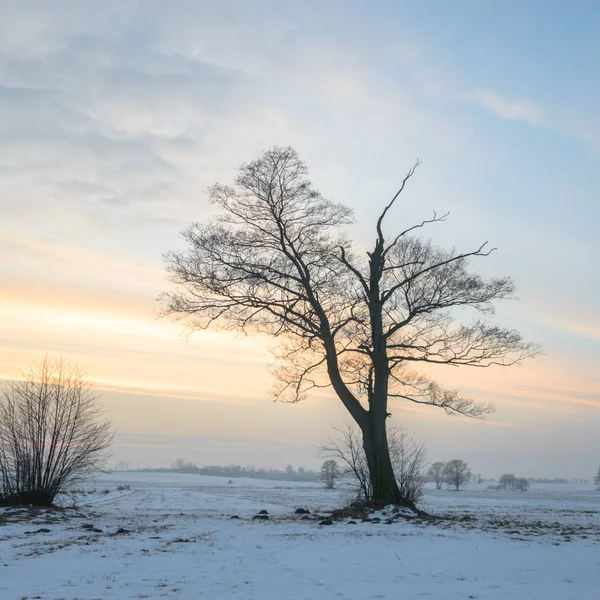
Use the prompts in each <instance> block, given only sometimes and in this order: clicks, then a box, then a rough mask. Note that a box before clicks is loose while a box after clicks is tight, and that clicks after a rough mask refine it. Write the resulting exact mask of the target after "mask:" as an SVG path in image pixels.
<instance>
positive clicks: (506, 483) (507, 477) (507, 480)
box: [498, 473, 517, 491]
mask: <svg viewBox="0 0 600 600" xmlns="http://www.w3.org/2000/svg"><path fill="white" fill-rule="evenodd" d="M516 480H517V478H516V477H515V476H514V475H513V474H512V473H505V474H504V475H502V477H500V479H499V480H498V486H499V487H500V489H502V490H510V491H514V489H515V482H516Z"/></svg>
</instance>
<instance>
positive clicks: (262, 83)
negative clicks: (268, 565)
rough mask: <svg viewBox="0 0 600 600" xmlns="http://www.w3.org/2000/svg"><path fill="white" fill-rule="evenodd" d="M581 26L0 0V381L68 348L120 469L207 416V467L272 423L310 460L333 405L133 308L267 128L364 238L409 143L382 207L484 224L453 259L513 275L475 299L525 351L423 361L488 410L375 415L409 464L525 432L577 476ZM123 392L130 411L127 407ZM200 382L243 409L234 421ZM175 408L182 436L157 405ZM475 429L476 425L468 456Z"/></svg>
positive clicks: (591, 452) (457, 223)
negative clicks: (514, 296) (480, 361)
mask: <svg viewBox="0 0 600 600" xmlns="http://www.w3.org/2000/svg"><path fill="white" fill-rule="evenodd" d="M599 30H600V5H598V3H596V2H591V1H590V2H583V1H579V2H570V3H564V2H550V1H546V2H541V1H540V2H531V1H529V2H516V1H504V2H486V1H479V2H476V1H472V2H458V1H457V2H441V1H439V2H434V1H427V2H406V3H405V2H391V1H390V2H383V1H378V2H377V1H376V2H369V3H367V2H341V1H331V2H310V1H303V2H285V3H284V2H275V1H273V2H260V1H255V2H252V3H250V2H200V1H196V2H191V1H190V2H184V1H176V2H171V3H166V2H150V1H146V2H103V3H96V2H60V1H56V2H52V3H49V2H41V1H40V2H34V1H32V2H27V3H23V2H9V1H4V2H0V209H1V210H2V219H0V282H1V283H0V299H1V300H2V302H0V377H13V376H15V374H16V373H18V370H19V368H24V367H27V365H28V364H29V362H30V361H31V360H33V359H35V358H39V357H40V356H41V355H43V354H44V353H45V352H50V353H54V354H58V353H62V354H64V355H66V356H68V357H69V358H72V359H74V360H78V361H79V362H80V363H82V365H83V366H84V367H85V368H86V370H87V371H88V372H90V374H91V375H92V376H93V377H94V378H95V379H96V380H98V381H99V385H100V386H101V388H102V389H103V390H104V396H105V401H106V402H107V405H108V406H109V410H110V411H111V414H112V416H113V418H114V419H115V422H116V424H117V427H118V429H119V431H120V433H121V435H122V436H132V435H139V436H143V439H144V440H145V442H144V444H145V445H144V451H143V452H142V451H141V450H139V449H138V450H135V451H134V450H131V448H130V446H127V445H126V444H125V443H124V442H123V445H122V446H119V447H117V449H116V453H117V457H118V458H120V459H123V458H124V457H125V458H130V462H132V463H133V464H136V462H137V463H138V464H140V465H141V464H146V463H148V462H152V463H156V462H160V461H163V462H166V463H168V462H170V461H171V460H172V459H174V458H175V457H176V456H177V455H178V452H179V450H181V452H183V451H184V450H185V452H186V454H187V458H189V459H193V460H196V461H197V462H200V463H205V462H214V461H215V460H217V457H216V456H215V455H213V454H211V453H210V452H208V451H207V450H206V449H205V448H201V447H200V446H199V447H198V448H197V450H196V451H195V454H194V451H193V450H191V449H190V447H189V443H186V445H185V447H184V446H181V448H178V442H177V438H178V436H182V437H186V439H190V438H194V439H197V438H201V437H202V436H203V435H209V434H211V435H213V434H214V435H217V436H221V437H222V438H223V439H230V440H231V451H230V452H229V454H228V455H227V456H228V458H227V462H229V461H233V462H247V461H254V462H256V463H257V464H258V463H265V464H273V465H274V466H278V463H277V460H279V458H278V459H277V460H275V459H273V461H271V463H269V460H268V452H267V450H264V452H263V453H259V452H256V453H255V454H254V455H253V454H252V451H250V450H248V449H247V448H248V447H254V446H253V445H252V444H253V443H254V442H255V441H257V440H261V443H264V442H265V441H266V442H269V440H270V441H271V443H272V444H273V448H275V447H278V446H276V445H277V444H279V443H281V442H282V441H289V440H293V444H292V445H291V446H289V447H288V450H287V451H286V452H283V451H281V450H277V452H276V454H277V456H278V457H279V456H280V455H282V454H285V455H286V457H285V458H281V460H283V461H284V462H286V463H287V462H293V463H301V462H304V463H306V464H309V463H311V461H312V464H314V463H315V462H316V461H317V460H318V459H317V458H316V456H315V452H314V449H315V447H316V445H318V443H319V441H320V440H321V439H323V437H326V436H327V434H328V428H329V426H330V425H331V424H333V423H334V422H336V421H337V420H339V419H340V418H342V417H343V413H342V412H341V411H340V410H339V407H338V406H337V404H336V403H335V399H333V398H331V397H329V396H327V397H321V398H313V399H312V400H310V401H307V403H306V404H305V405H304V406H301V407H300V406H295V407H289V406H286V407H279V406H278V407H274V406H273V405H272V404H271V403H270V402H269V399H268V394H267V390H268V387H269V377H268V362H269V355H268V352H267V344H266V343H265V342H264V341H263V340H244V341H240V340H236V339H233V338H230V337H227V336H225V335H222V334H206V335H204V334H203V335H196V336H192V337H191V338H189V339H188V340H187V341H184V340H183V339H182V337H181V335H180V334H181V330H180V327H178V326H177V325H173V324H169V323H165V322H162V321H159V322H157V321H156V320H155V318H154V310H155V309H156V303H155V302H154V298H155V297H156V296H157V295H158V294H159V293H160V292H161V291H163V289H164V288H165V285H166V284H165V281H164V275H163V271H162V262H161V256H162V254H163V252H164V251H166V250H168V249H170V248H173V247H175V246H177V244H178V243H179V241H178V237H177V234H178V232H179V231H180V230H181V229H182V228H183V227H184V226H185V225H186V224H187V223H188V222H189V221H191V220H193V219H197V220H201V219H204V218H207V217H208V216H210V214H211V210H212V209H211V207H209V206H208V204H207V202H206V188H207V186H208V185H210V184H211V183H213V182H214V181H216V180H219V181H222V182H227V181H229V180H230V179H231V177H232V175H233V174H234V172H235V169H236V167H237V165H238V164H239V163H240V162H242V161H248V160H252V159H253V158H254V157H255V156H256V155H257V154H258V153H259V152H260V151H261V150H263V149H264V148H266V147H268V146H270V145H273V144H290V145H293V146H294V147H295V148H296V149H297V150H298V151H299V152H300V154H301V155H302V157H303V158H304V160H305V161H306V162H307V163H308V165H309V166H310V168H311V173H312V176H313V179H314V181H315V182H316V184H317V185H318V186H319V187H320V189H321V190H322V192H323V193H324V194H325V195H326V196H328V197H331V198H332V199H334V200H336V201H340V202H344V203H346V204H348V205H350V206H352V207H353V208H354V210H355V214H356V220H357V224H356V225H354V226H353V227H352V229H351V233H352V234H353V235H354V236H355V238H356V240H357V246H358V248H359V249H360V248H363V247H365V244H367V243H368V242H369V240H370V237H371V235H372V231H371V230H372V224H373V221H374V218H375V217H374V216H375V214H376V213H377V211H378V210H379V209H380V207H381V206H382V205H383V204H384V203H385V202H386V200H387V199H389V197H390V195H391V194H392V193H393V192H394V191H395V187H396V186H397V185H398V182H399V180H400V178H401V177H402V175H403V174H404V173H405V172H406V170H407V169H408V167H409V166H410V165H412V164H413V162H414V160H415V159H416V158H417V157H419V158H420V159H421V160H422V163H423V164H422V166H421V167H420V168H419V170H418V173H417V176H416V177H415V178H414V179H413V180H412V181H411V185H410V187H409V189H408V190H407V193H406V195H405V196H404V198H403V200H402V202H401V203H400V204H399V205H398V207H397V210H396V213H395V216H394V219H395V221H394V222H393V225H394V226H397V227H401V226H403V225H406V224H412V223H413V222H414V221H419V220H421V219H422V218H423V217H427V216H429V215H430V214H431V211H432V210H434V209H435V210H437V211H438V212H445V211H448V210H449V211H450V212H451V215H450V219H449V221H448V223H446V224H443V225H440V226H436V227H435V228H434V229H431V230H430V231H429V234H430V235H432V236H433V237H434V239H435V240H436V241H439V242H440V243H442V244H447V245H453V244H454V245H456V246H457V247H459V248H467V249H469V248H471V247H472V246H474V245H478V244H479V243H480V242H481V241H484V240H487V239H489V240H490V242H491V244H493V245H494V246H497V247H498V252H496V253H495V254H494V255H493V256H492V257H490V258H489V259H487V260H486V261H483V262H481V263H478V264H477V265H476V267H477V268H478V269H480V270H481V271H482V272H485V273H487V274H510V275H512V276H513V277H514V278H515V281H516V283H517V286H518V291H519V297H520V302H519V303H514V302H510V303H507V304H505V305H503V306H501V307H500V309H499V311H498V318H499V320H501V322H502V323H503V324H504V325H507V326H513V327H517V328H519V329H520V330H522V331H523V332H524V333H525V335H527V337H529V338H531V339H534V340H536V341H538V342H540V343H542V344H543V346H544V348H545V351H546V355H545V356H544V357H540V358H538V359H536V360H535V361H532V362H531V363H530V364H527V365H524V366H523V367H521V368H518V369H513V370H510V371H501V372H496V371H492V370H490V371H486V372H485V373H484V374H481V373H477V374H473V373H471V372H464V370H456V371H453V372H450V373H446V372H441V373H440V375H439V377H440V378H441V380H443V381H446V382H448V383H449V384H451V385H456V386H457V387H462V388H463V389H465V390H466V391H467V392H469V393H471V394H472V395H476V396H478V397H481V398H482V399H487V398H489V399H493V400H494V401H495V402H496V405H497V413H496V414H495V415H494V416H493V417H492V418H491V419H490V420H489V422H488V424H486V425H483V424H477V423H471V422H462V421H458V420H456V419H447V418H445V417H444V416H443V415H441V414H437V413H435V414H433V413H432V411H431V410H430V411H429V412H425V413H423V412H419V411H417V412H413V411H410V410H408V409H398V411H397V412H396V414H397V415H398V416H397V419H398V421H399V422H404V423H407V424H408V425H409V426H410V427H411V428H412V430H413V431H414V432H415V433H416V434H417V435H419V436H420V437H421V438H422V439H424V441H425V442H426V444H427V445H428V446H429V448H430V456H431V459H432V460H436V459H438V458H452V457H451V456H449V454H457V455H458V454H460V455H461V456H462V455H464V457H465V458H467V459H468V460H469V461H470V462H472V463H474V464H473V467H474V468H475V470H478V471H482V472H484V473H488V472H489V474H490V475H493V474H494V473H495V472H496V471H501V470H510V469H511V464H514V461H515V460H516V459H515V458H514V456H513V455H512V454H511V452H512V451H510V449H509V447H510V448H518V449H523V450H522V451H523V452H525V450H527V453H528V456H529V457H530V459H524V460H525V462H524V463H523V464H524V468H527V470H528V473H530V474H542V475H548V476H549V475H552V474H556V475H560V474H573V475H577V476H588V475H590V474H591V473H592V472H593V471H595V470H596V469H597V462H598V460H600V459H599V456H600V443H599V442H598V436H597V431H598V426H599V425H600V375H599V374H598V366H597V365H598V363H599V361H600V317H599V316H598V315H599V314H600V299H599V298H600V270H599V269H598V267H597V265H598V263H599V262H600V243H599V242H598V238H597V229H598V221H599V219H600V202H599V197H600V168H599V166H600V165H599V163H600V113H599V112H598V109H597V107H598V106H600V77H598V67H597V65H598V61H599V59H600V40H599V39H598V36H597V31H599ZM215 348H217V350H216V351H215V350H214V349H215ZM250 354H252V360H250V359H249V356H250ZM232 374H233V375H232ZM224 381H227V384H226V385H224V384H223V382H224ZM125 398H129V400H126V399H125ZM140 399H145V400H143V401H145V402H146V403H147V406H148V407H152V408H151V410H150V409H149V412H148V415H147V416H146V418H145V419H142V420H141V421H140V420H138V419H137V415H138V414H139V402H140V401H142V400H140ZM216 401H218V402H222V403H224V405H232V406H235V405H236V403H242V404H243V405H244V406H246V407H247V408H246V409H244V410H241V409H240V410H239V411H238V413H237V415H238V416H237V419H238V421H236V423H235V424H234V425H232V431H235V433H232V432H231V431H227V428H225V427H224V426H222V425H220V424H219V417H218V416H217V415H218V414H220V413H219V411H215V410H213V409H212V408H211V407H213V408H214V402H216ZM190 402H191V403H196V404H193V405H192V408H193V411H196V412H195V413H194V414H197V417H196V418H197V422H196V423H195V425H196V427H195V428H194V430H193V431H191V430H189V426H188V425H189V423H188V424H186V425H182V424H181V423H180V421H179V420H178V419H177V414H179V413H181V411H183V410H184V409H183V406H184V405H185V406H187V409H190V410H192V409H191V408H190V405H189V403H190ZM228 403H229V404H228ZM175 407H178V408H177V409H176V408H175ZM187 409H186V410H187ZM244 411H247V412H244ZM150 413H152V414H154V415H155V418H151V415H150ZM252 413H254V414H255V415H256V418H255V419H256V420H255V422H254V424H253V425H252V426H249V425H248V423H251V422H252V420H251V419H250V421H249V415H250V414H252ZM233 414H234V417H233V418H234V420H235V419H236V417H235V414H236V413H235V411H233ZM166 415H168V416H169V417H168V418H169V423H170V425H169V434H168V435H169V436H171V438H172V443H170V444H169V450H168V452H166V451H165V450H164V449H163V448H162V446H160V444H159V446H160V448H159V449H158V450H156V449H155V451H154V453H153V451H152V448H148V447H147V446H148V444H147V440H148V439H149V436H150V437H151V436H152V435H155V436H162V437H160V438H157V440H158V439H160V440H163V441H164V435H165V434H164V432H163V431H162V430H161V427H160V423H161V422H162V423H164V422H165V421H164V419H165V418H166ZM211 415H212V416H211ZM300 415H302V416H300ZM161 419H162V421H161ZM270 419H272V421H270ZM189 420H190V419H188V421H189ZM314 422H318V423H319V424H320V425H319V426H318V427H317V428H314V427H311V423H314ZM178 423H179V424H178ZM259 423H260V425H259ZM271 423H272V426H269V427H266V426H265V424H271ZM215 428H216V430H217V431H215ZM491 432H493V433H491ZM123 439H127V440H129V441H130V440H131V437H127V438H125V437H124V438H123ZM482 440H493V443H489V444H487V446H488V447H487V450H486V452H487V454H486V456H485V459H484V458H483V456H482V454H481V444H482ZM556 440H562V442H561V443H560V444H559V443H557V442H556ZM509 442H510V443H509ZM162 443H163V442H161V444H162ZM248 444H250V446H247V445H248ZM150 446H151V444H150ZM157 447H158V446H157ZM238 447H239V448H243V450H240V451H239V453H238V454H239V458H238V459H237V460H236V456H238V454H236V452H237V450H236V448H238ZM267 447H268V446H264V448H267ZM286 447H287V446H286ZM165 452H166V453H165ZM513 454H514V453H513ZM246 459H247V460H246ZM519 460H520V462H523V460H521V459H519ZM527 460H528V462H527ZM511 461H512V462H511ZM512 468H513V470H514V467H512ZM528 473H524V474H528Z"/></svg>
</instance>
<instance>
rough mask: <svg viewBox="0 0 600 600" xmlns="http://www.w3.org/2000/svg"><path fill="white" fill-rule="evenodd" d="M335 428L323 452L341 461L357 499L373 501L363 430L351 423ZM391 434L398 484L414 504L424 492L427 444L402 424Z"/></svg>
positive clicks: (390, 445)
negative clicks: (412, 435) (335, 433)
mask: <svg viewBox="0 0 600 600" xmlns="http://www.w3.org/2000/svg"><path fill="white" fill-rule="evenodd" d="M334 430H335V431H336V432H337V435H335V436H334V437H332V438H330V439H329V440H328V441H327V443H326V444H324V445H323V446H322V447H321V453H322V454H323V455H324V456H329V457H332V458H334V457H335V458H337V459H338V460H339V461H340V463H341V464H342V465H343V468H342V470H341V472H342V475H343V476H345V477H346V478H347V479H348V482H349V483H350V485H351V486H352V487H353V488H354V489H355V491H356V496H357V498H359V499H361V500H371V499H372V497H373V492H372V488H371V478H370V474H369V466H368V464H367V458H366V455H365V450H364V448H363V443H362V436H361V433H360V431H359V430H358V428H356V427H355V426H353V425H352V424H351V423H348V422H346V423H345V424H344V425H343V426H342V427H334ZM387 435H388V447H389V451H390V458H391V460H392V466H393V468H394V474H395V477H396V481H397V483H398V487H399V489H400V491H401V492H402V495H403V498H405V499H406V501H407V503H409V504H413V505H414V504H416V503H417V502H418V501H419V500H420V499H421V497H422V495H423V484H424V482H425V478H424V477H423V469H424V467H425V460H426V455H425V448H424V445H423V444H422V443H421V442H419V441H417V440H415V439H414V438H412V437H411V436H410V435H409V434H408V433H407V432H406V430H405V429H404V428H403V427H400V426H392V427H389V428H388V434H387Z"/></svg>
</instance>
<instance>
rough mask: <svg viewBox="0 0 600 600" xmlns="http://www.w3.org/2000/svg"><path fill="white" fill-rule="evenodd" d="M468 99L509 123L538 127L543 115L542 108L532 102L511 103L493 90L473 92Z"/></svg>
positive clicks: (526, 100) (523, 100)
mask: <svg viewBox="0 0 600 600" xmlns="http://www.w3.org/2000/svg"><path fill="white" fill-rule="evenodd" d="M466 99H467V100H468V101H469V102H472V103H474V104H477V105H479V106H481V107H483V108H485V109H487V110H489V111H490V112H492V113H493V114H495V115H496V116H497V117H500V118H501V119H508V120H509V121H524V122H525V123H529V124H530V125H534V126H537V125H539V124H540V122H541V119H542V115H543V110H542V108H541V107H540V106H539V105H538V104H536V103H535V102H533V101H532V100H528V99H522V100H516V101H510V100H507V99H506V98H504V97H503V96H501V95H500V94H498V93H496V92H494V91H492V90H484V89H476V90H473V91H472V92H470V93H469V94H467V96H466Z"/></svg>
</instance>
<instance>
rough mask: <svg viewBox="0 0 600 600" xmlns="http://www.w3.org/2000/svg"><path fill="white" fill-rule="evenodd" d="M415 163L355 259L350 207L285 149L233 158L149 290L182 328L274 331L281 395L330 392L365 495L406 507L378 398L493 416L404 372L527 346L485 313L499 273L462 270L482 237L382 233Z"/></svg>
mask: <svg viewBox="0 0 600 600" xmlns="http://www.w3.org/2000/svg"><path fill="white" fill-rule="evenodd" d="M417 164H418V163H417ZM416 166H417V165H415V167H413V168H412V169H410V171H408V173H407V174H406V176H405V177H404V179H403V181H402V183H401V185H400V188H399V189H398V191H397V192H396V193H395V194H394V196H393V197H392V199H391V200H390V201H389V202H388V203H387V204H386V205H385V206H384V207H383V208H382V210H381V213H380V214H379V217H378V218H377V221H376V224H375V239H374V242H373V245H372V247H371V250H370V251H369V252H367V253H366V255H363V254H362V253H361V254H356V253H355V252H354V251H353V250H352V246H351V243H350V241H349V240H348V238H347V237H345V236H344V235H342V234H340V233H339V228H340V227H342V226H344V225H347V224H349V223H351V221H352V214H351V211H350V209H348V208H347V207H345V206H343V205H341V204H336V203H334V202H331V201H330V200H327V199H325V198H324V197H323V196H322V195H321V194H320V193H319V192H318V191H317V190H316V189H315V188H314V187H313V185H312V183H311V182H310V180H309V179H308V172H307V168H306V166H305V165H304V163H302V162H301V161H300V159H299V157H298V155H297V154H296V152H295V151H294V150H293V149H291V148H280V147H276V148H272V149H270V150H268V151H266V152H265V153H264V154H263V155H262V156H260V157H259V158H258V159H257V160H255V161H253V162H251V163H248V164H243V165H241V167H240V170H239V173H238V175H237V177H236V178H235V180H234V185H233V186H226V185H220V184H217V185H214V186H213V187H212V188H210V192H209V194H210V199H211V201H212V202H213V203H214V204H216V205H217V207H218V208H219V209H220V215H219V216H218V217H217V218H216V220H213V221H209V222H206V223H193V224H192V225H190V226H189V227H188V228H187V229H186V230H185V231H184V232H183V238H184V240H185V242H186V244H187V247H186V249H185V250H183V251H174V252H169V253H167V254H166V255H165V262H166V268H167V272H168V275H169V279H170V281H171V282H172V284H173V285H174V288H173V291H172V292H170V293H166V294H164V295H163V296H162V297H161V298H162V300H163V302H164V306H165V310H164V314H166V315H172V316H175V317H176V318H182V319H186V320H187V324H188V325H189V327H191V328H192V329H204V328H207V327H210V326H216V327H220V328H223V329H229V330H235V331H240V332H248V333H252V332H255V333H256V332H258V333H266V334H268V335H271V336H274V337H275V338H277V339H278V341H279V342H280V343H279V344H278V345H277V347H276V349H275V354H276V357H277V358H278V359H279V361H278V365H279V366H278V368H277V369H276V371H275V374H276V376H277V379H278V381H279V385H278V386H277V388H276V390H275V396H276V398H278V399H280V400H284V401H291V402H296V401H298V400H300V399H302V398H303V397H304V396H305V395H306V394H307V393H309V392H310V390H311V389H313V388H315V387H326V386H332V387H333V389H334V391H335V393H336V394H337V396H338V397H339V399H340V400H341V402H342V403H343V404H344V406H345V407H346V409H347V410H348V412H349V413H350V415H351V416H352V418H353V419H354V421H355V422H356V423H357V424H358V426H359V427H360V429H361V435H362V444H363V446H364V449H365V453H366V457H367V462H368V468H369V477H370V486H371V487H372V490H373V492H372V497H373V499H374V501H375V502H377V503H388V502H396V503H402V502H404V501H405V499H404V498H403V497H402V494H401V492H400V489H399V488H398V484H397V482H396V478H395V476H394V471H393V467H392V462H391V458H390V452H389V446H388V440H387V436H386V419H387V417H388V415H389V412H388V403H389V401H390V399H394V400H405V401H408V402H415V403H418V404H426V405H430V406H437V407H440V408H442V409H443V410H445V411H446V412H447V413H450V414H462V415H468V416H470V417H476V418H477V417H483V416H484V415H485V414H487V413H489V412H490V411H491V410H492V407H491V406H490V405H488V404H481V403H478V402H475V401H473V400H471V399H469V398H466V397H465V396H463V395H462V394H460V393H459V392H458V391H456V390H450V389H444V388H443V387H442V386H441V385H439V384H438V383H436V382H435V381H433V380H431V379H429V378H428V377H426V376H424V375H422V374H420V373H418V372H417V371H415V370H413V367H416V366H418V365H419V364H421V363H426V364H437V365H450V366H471V367H487V366H490V365H502V366H508V365H513V364H515V363H517V362H520V361H522V360H523V359H525V358H527V357H530V356H533V355H535V354H536V353H537V352H538V348H537V346H535V345H532V344H529V343H526V342H524V341H523V339H522V338H521V336H520V335H519V333H517V332H516V331H512V330H509V329H503V328H500V327H498V326H496V325H491V324H489V323H488V322H487V321H486V320H485V316H486V315H490V314H491V313H493V302H494V301H495V300H501V299H505V298H511V297H513V292H514V286H513V283H512V281H511V280H510V279H509V278H506V277H501V278H492V279H486V278H484V277H482V276H480V275H478V274H476V273H473V272H471V271H469V260H471V259H476V258H477V259H478V258H481V257H486V256H489V254H490V253H491V252H492V250H493V249H488V244H487V242H486V243H484V244H481V245H480V246H478V247H477V248H474V249H472V250H470V251H465V252H458V251H456V250H454V249H452V250H444V249H441V248H438V247H436V246H434V245H433V244H432V243H431V242H429V241H424V240H421V239H419V238H417V237H414V235H413V234H414V233H415V232H417V231H418V230H419V229H421V228H424V227H426V226H428V225H431V224H435V223H439V222H440V221H444V220H445V218H446V215H444V216H438V215H436V214H435V213H434V214H433V216H432V217H431V218H429V219H425V220H423V221H421V222H420V223H417V224H415V225H413V226H408V227H406V228H404V229H403V230H401V231H399V232H396V233H394V234H392V235H388V233H387V232H386V231H385V225H386V223H387V218H388V217H389V215H390V213H391V210H392V208H393V207H394V205H395V203H396V201H397V199H398V198H399V197H400V195H401V193H402V192H403V191H404V189H405V187H406V185H407V183H408V181H409V179H410V178H411V177H412V176H413V174H414V172H415V168H416ZM457 309H474V310H475V312H476V314H478V315H479V318H476V319H475V320H474V321H471V322H468V323H461V322H457V321H456V319H457V317H458V316H459V315H463V314H465V311H464V310H461V311H459V310H457Z"/></svg>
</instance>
